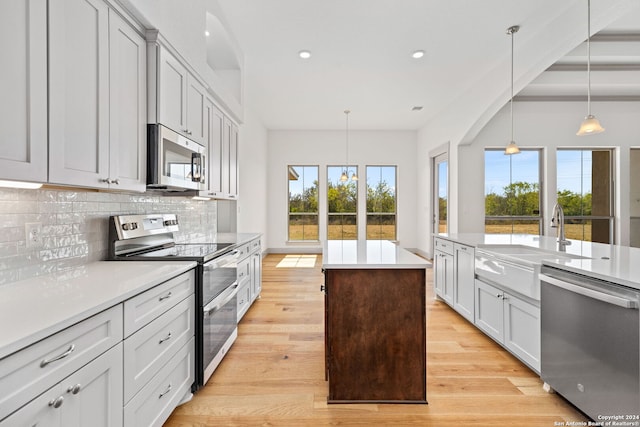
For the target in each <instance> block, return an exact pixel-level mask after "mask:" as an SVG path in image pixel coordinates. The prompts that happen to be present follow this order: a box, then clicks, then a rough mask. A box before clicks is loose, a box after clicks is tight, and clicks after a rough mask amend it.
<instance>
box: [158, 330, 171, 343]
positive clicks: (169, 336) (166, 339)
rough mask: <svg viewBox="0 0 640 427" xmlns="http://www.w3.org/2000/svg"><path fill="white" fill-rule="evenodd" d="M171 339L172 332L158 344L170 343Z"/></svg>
mask: <svg viewBox="0 0 640 427" xmlns="http://www.w3.org/2000/svg"><path fill="white" fill-rule="evenodd" d="M170 339H171V331H169V333H168V334H167V336H166V337H164V338H162V339H161V340H160V341H158V344H162V343H163V342H165V341H169V340H170Z"/></svg>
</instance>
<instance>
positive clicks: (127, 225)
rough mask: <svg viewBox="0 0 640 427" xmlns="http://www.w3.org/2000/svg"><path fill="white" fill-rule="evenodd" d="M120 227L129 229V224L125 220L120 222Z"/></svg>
mask: <svg viewBox="0 0 640 427" xmlns="http://www.w3.org/2000/svg"><path fill="white" fill-rule="evenodd" d="M122 229H123V230H129V224H128V223H126V222H125V223H124V224H122Z"/></svg>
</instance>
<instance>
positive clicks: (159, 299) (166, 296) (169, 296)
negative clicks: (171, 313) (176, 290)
mask: <svg viewBox="0 0 640 427" xmlns="http://www.w3.org/2000/svg"><path fill="white" fill-rule="evenodd" d="M171 295H172V294H171V291H169V293H167V294H166V295H163V296H161V297H160V298H158V301H164V300H166V299H167V298H171Z"/></svg>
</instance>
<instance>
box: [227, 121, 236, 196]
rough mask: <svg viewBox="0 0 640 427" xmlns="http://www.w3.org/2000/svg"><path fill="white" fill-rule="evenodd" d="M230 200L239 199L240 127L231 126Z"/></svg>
mask: <svg viewBox="0 0 640 427" xmlns="http://www.w3.org/2000/svg"><path fill="white" fill-rule="evenodd" d="M228 196H229V198H230V199H235V198H237V197H238V127H237V126H236V125H234V124H231V138H230V141H229V195H228Z"/></svg>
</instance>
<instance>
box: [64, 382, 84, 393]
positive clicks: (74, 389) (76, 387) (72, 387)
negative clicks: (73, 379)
mask: <svg viewBox="0 0 640 427" xmlns="http://www.w3.org/2000/svg"><path fill="white" fill-rule="evenodd" d="M81 388H82V386H81V385H80V384H75V385H70V386H69V387H68V388H67V393H71V394H78V393H80V389H81Z"/></svg>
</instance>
